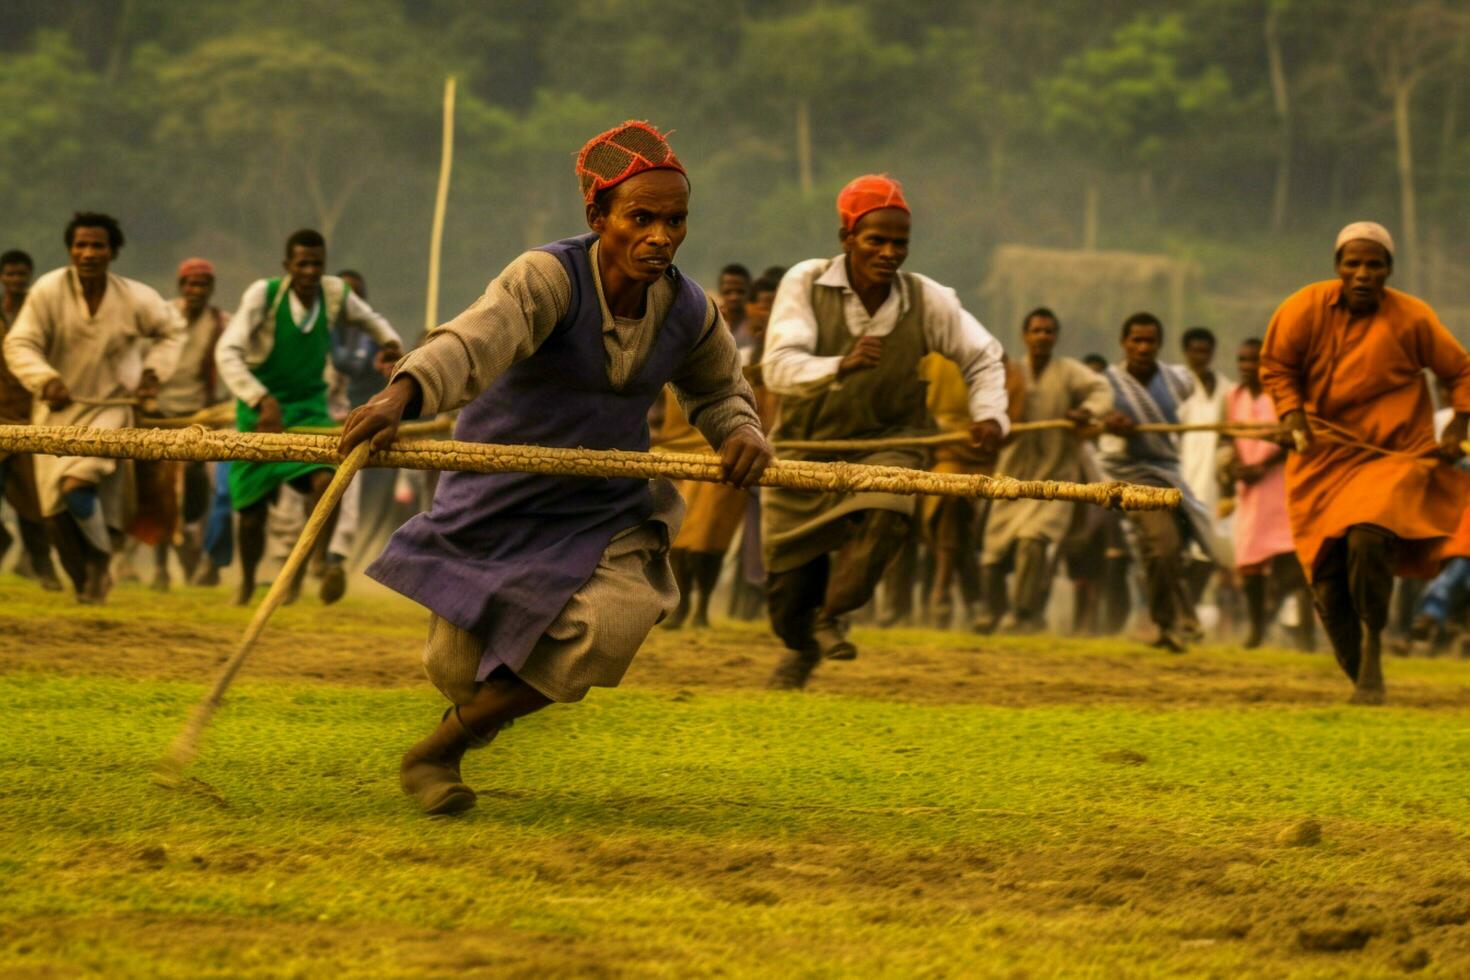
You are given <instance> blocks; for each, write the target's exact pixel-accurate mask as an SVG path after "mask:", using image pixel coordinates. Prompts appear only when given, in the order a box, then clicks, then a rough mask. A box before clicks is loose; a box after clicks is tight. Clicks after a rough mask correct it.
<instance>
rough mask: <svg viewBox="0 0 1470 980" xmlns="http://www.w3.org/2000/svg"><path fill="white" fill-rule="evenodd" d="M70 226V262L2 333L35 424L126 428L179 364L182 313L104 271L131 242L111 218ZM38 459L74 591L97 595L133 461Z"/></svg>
mask: <svg viewBox="0 0 1470 980" xmlns="http://www.w3.org/2000/svg"><path fill="white" fill-rule="evenodd" d="M65 237H66V246H67V252H68V254H69V256H70V259H71V264H70V265H68V266H67V267H65V268H63V269H56V270H54V271H52V272H49V273H47V274H46V275H44V276H42V277H41V278H40V279H38V280H37V281H36V284H35V286H34V287H32V289H31V292H30V295H29V296H28V297H27V298H26V303H25V306H23V307H21V311H20V316H18V317H17V318H16V321H15V325H14V326H13V327H12V328H11V329H10V332H9V333H8V334H6V337H5V361H6V363H7V364H8V365H9V367H10V370H11V372H12V373H13V374H14V375H15V376H16V377H17V378H19V379H20V382H21V383H22V384H23V385H25V386H26V387H27V388H28V389H30V391H31V392H32V393H33V394H35V395H36V396H37V398H36V404H35V408H34V411H33V416H32V420H33V421H34V422H35V424H36V425H86V426H94V427H97V428H104V429H120V428H125V427H127V426H129V425H132V423H133V416H134V406H135V404H136V403H137V402H138V401H140V400H142V399H148V398H152V397H154V396H156V395H157V393H158V388H159V385H160V383H161V382H163V381H165V380H167V379H168V378H169V376H170V375H172V374H173V371H174V366H175V364H176V363H177V362H178V359H179V350H180V348H181V347H182V346H183V340H184V336H183V335H184V318H183V317H182V316H180V315H179V313H178V311H177V310H175V309H174V308H173V307H172V306H170V305H169V304H168V302H167V301H166V300H164V298H163V297H162V296H160V295H159V294H158V293H157V292H156V291H155V290H153V289H151V288H149V287H148V286H145V285H143V284H142V283H140V282H135V281H134V280H132V279H124V278H123V277H122V276H119V275H116V274H115V273H112V272H110V271H108V269H109V266H110V265H111V264H112V262H113V260H115V259H116V258H117V253H118V250H119V249H120V248H122V246H123V242H124V239H123V233H122V228H121V227H119V225H118V223H117V220H116V219H115V218H112V217H111V216H109V215H105V214H97V213H91V212H85V213H80V214H77V215H75V216H73V218H72V220H71V222H70V223H69V224H68V225H67V226H66V236H65ZM35 467H36V490H37V493H38V495H39V496H40V504H41V513H42V514H43V515H44V516H46V517H47V518H49V519H50V521H51V525H52V528H53V533H54V534H55V535H56V543H57V550H58V552H59V553H60V555H61V561H62V565H63V567H65V569H66V572H67V574H68V575H69V576H70V577H71V579H72V582H73V584H74V585H75V586H76V589H77V601H78V602H84V603H97V602H101V601H103V600H104V599H105V598H106V596H107V590H108V588H109V586H110V581H109V576H108V574H107V563H108V558H109V556H110V555H111V553H112V536H113V535H121V533H122V531H123V529H124V528H126V527H127V525H128V521H129V518H130V513H129V512H130V511H131V509H132V501H131V497H132V467H131V466H130V464H129V463H128V461H126V460H124V461H118V460H112V459H94V458H88V457H80V456H62V457H56V456H36V457H35Z"/></svg>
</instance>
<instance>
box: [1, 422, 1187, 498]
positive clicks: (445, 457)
mask: <svg viewBox="0 0 1470 980" xmlns="http://www.w3.org/2000/svg"><path fill="white" fill-rule="evenodd" d="M0 451H3V452H14V453H42V454H49V455H58V456H100V457H105V458H109V459H144V460H161V459H176V460H185V461H196V460H197V461H211V460H247V461H251V462H306V463H325V464H328V465H336V464H337V463H339V462H341V460H340V457H338V455H337V439H336V438H335V437H333V436H320V435H301V434H296V433H264V432H219V431H212V430H209V429H204V428H192V429H183V430H169V429H92V428H83V427H77V426H31V425H7V426H0ZM367 465H369V466H381V467H391V468H396V469H412V470H460V471H466V472H471V473H542V474H547V475H553V476H585V477H622V478H635V479H654V478H659V477H662V478H665V479H669V480H699V481H702V482H706V483H718V482H720V481H721V466H720V459H719V457H717V456H707V455H696V454H684V453H634V452H621V451H617V450H591V449H552V448H547V447H542V446H499V445H485V444H481V443H474V442H459V441H455V440H437V441H436V440H405V441H398V442H395V443H393V445H391V446H390V447H388V449H386V450H384V451H381V452H375V453H373V454H372V456H371V457H370V458H369V460H368V463H367ZM760 482H761V485H762V486H768V487H784V488H786V489H790V490H800V491H806V492H814V493H865V492H866V493H893V494H906V495H914V494H932V495H935V496H943V497H964V498H969V499H977V498H982V499H991V500H1018V499H1023V498H1024V499H1031V500H1070V501H1076V502H1078V503H1090V504H1097V505H1099V506H1102V507H1111V508H1115V509H1122V510H1169V509H1172V508H1175V507H1178V506H1179V504H1180V494H1179V491H1178V490H1173V489H1164V488H1161V487H1144V486H1136V485H1134V484H1129V483H1065V482H1060V481H1055V480H1014V479H1011V478H1010V477H1004V476H995V477H990V476H978V475H966V474H959V473H929V472H925V471H923V470H911V469H905V468H903V467H898V466H862V465H858V464H854V463H844V462H835V463H815V462H795V461H788V460H777V461H775V462H773V463H772V464H771V465H770V467H768V468H767V470H766V472H765V473H764V474H763V475H762V477H761V481H760Z"/></svg>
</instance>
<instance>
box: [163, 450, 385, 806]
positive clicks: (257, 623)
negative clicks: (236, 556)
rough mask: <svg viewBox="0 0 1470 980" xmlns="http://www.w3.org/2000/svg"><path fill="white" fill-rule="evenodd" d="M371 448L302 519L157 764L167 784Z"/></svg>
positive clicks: (195, 747) (350, 460)
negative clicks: (236, 641)
mask: <svg viewBox="0 0 1470 980" xmlns="http://www.w3.org/2000/svg"><path fill="white" fill-rule="evenodd" d="M369 452H370V446H369V445H368V444H367V443H363V444H362V445H360V446H358V447H357V448H356V449H354V450H353V451H352V453H351V455H349V456H348V457H347V459H346V460H345V461H343V463H342V465H341V466H340V467H338V468H337V472H336V474H335V475H333V477H332V482H331V483H330V484H328V485H327V489H326V491H325V492H324V493H323V494H322V499H321V500H320V501H318V502H317V505H316V509H315V510H313V511H312V512H311V517H310V519H308V520H307V522H306V528H305V529H304V530H303V531H302V532H301V537H299V538H297V539H296V544H295V546H294V547H292V549H291V554H290V555H289V556H288V557H287V558H286V564H285V565H283V566H282V567H281V571H280V573H279V574H278V575H276V580H275V581H274V582H272V583H271V587H270V591H268V592H267V593H266V594H265V598H264V599H263V600H261V603H260V605H259V606H257V607H256V608H255V615H253V616H251V617H250V625H249V626H247V627H246V628H245V635H244V637H242V638H241V640H240V645H239V646H238V647H236V648H235V652H234V654H233V655H231V657H230V659H229V660H227V661H225V665H224V666H223V667H222V668H220V672H219V674H218V675H217V676H216V677H215V679H214V686H213V687H211V688H210V690H209V693H208V694H206V695H205V696H204V700H202V701H200V702H199V703H198V704H197V705H195V706H194V711H193V713H192V714H190V716H189V720H188V721H187V722H185V723H184V727H183V729H182V730H181V731H180V732H179V734H178V737H177V738H175V739H174V741H173V744H172V745H170V746H169V749H168V752H167V753H166V754H165V755H164V757H163V758H162V759H160V760H159V763H158V779H159V781H160V782H162V783H164V784H166V785H177V783H178V781H179V778H180V776H181V775H182V774H183V771H184V767H186V766H187V765H188V764H189V763H190V762H193V761H194V757H195V756H197V755H198V754H199V741H200V739H201V738H202V737H203V735H204V729H205V728H206V727H207V726H208V725H209V720H210V719H211V718H213V717H214V713H215V711H217V710H218V709H219V706H220V704H221V703H222V702H223V701H224V696H225V692H226V691H228V690H229V688H230V684H231V682H232V681H234V679H235V675H236V674H238V673H239V672H240V668H241V667H243V666H245V661H246V659H247V658H248V657H249V656H250V652H251V651H252V650H253V649H255V641H256V640H258V639H260V634H261V633H262V632H264V631H265V625H266V623H268V622H269V621H270V618H271V615H272V614H273V613H274V612H275V611H276V610H277V609H278V608H280V606H281V603H282V602H283V601H284V600H285V598H286V593H287V592H288V591H289V589H290V587H291V582H292V581H293V580H294V579H295V578H296V573H297V572H298V571H299V570H300V568H301V566H302V565H303V564H305V562H306V557H307V555H309V554H310V553H311V549H312V547H313V546H314V545H315V544H316V540H317V538H319V537H320V536H321V533H322V530H323V529H324V528H325V527H326V526H327V520H328V518H329V517H330V516H331V514H332V510H333V508H335V507H336V506H337V502H338V501H340V500H341V499H342V494H343V492H344V491H346V489H347V485H348V484H349V483H351V482H352V478H353V477H354V476H355V475H357V471H358V470H360V469H362V468H363V466H364V465H365V464H366V463H367V461H368V453H369Z"/></svg>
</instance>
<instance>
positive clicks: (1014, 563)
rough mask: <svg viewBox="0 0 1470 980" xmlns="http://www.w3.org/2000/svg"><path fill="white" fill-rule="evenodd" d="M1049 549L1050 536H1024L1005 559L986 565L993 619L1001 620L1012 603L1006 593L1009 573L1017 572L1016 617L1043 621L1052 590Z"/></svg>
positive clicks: (988, 601) (1014, 544) (989, 608)
mask: <svg viewBox="0 0 1470 980" xmlns="http://www.w3.org/2000/svg"><path fill="white" fill-rule="evenodd" d="M1046 552H1047V543H1046V539H1044V538H1021V539H1020V540H1018V541H1015V542H1013V543H1012V544H1011V546H1010V548H1009V549H1007V551H1006V555H1005V557H1004V558H1003V559H1001V561H999V562H996V563H995V564H992V565H986V566H985V568H984V570H983V574H984V581H985V588H986V591H987V592H988V593H989V594H988V595H987V596H986V597H985V603H986V608H987V610H988V612H989V614H990V616H991V618H992V619H994V620H999V619H1000V617H1001V616H1003V615H1005V612H1006V608H1007V606H1008V605H1010V604H1011V603H1010V602H1009V600H1008V599H1007V597H1006V574H1007V573H1008V572H1014V573H1015V578H1016V581H1015V603H1014V605H1015V609H1016V620H1017V621H1018V622H1021V623H1029V624H1033V625H1040V623H1041V621H1042V617H1043V616H1044V615H1045V613H1046V600H1047V598H1048V597H1049V595H1050V594H1051V577H1052V565H1051V562H1050V561H1049V560H1048V559H1047V554H1046Z"/></svg>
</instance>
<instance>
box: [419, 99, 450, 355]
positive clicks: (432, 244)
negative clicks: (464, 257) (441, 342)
mask: <svg viewBox="0 0 1470 980" xmlns="http://www.w3.org/2000/svg"><path fill="white" fill-rule="evenodd" d="M453 167H454V76H453V75H450V76H449V77H448V78H446V79H444V137H443V145H442V147H441V149H440V153H439V189H438V191H436V192H435V194H434V228H433V231H431V232H430V233H429V292H428V296H427V297H426V299H425V301H424V332H425V333H427V332H428V331H430V330H433V329H434V328H435V327H437V326H438V325H439V258H440V255H441V253H442V251H443V248H444V212H445V211H446V210H447V209H448V207H449V174H450V171H451V170H452V169H453Z"/></svg>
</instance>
